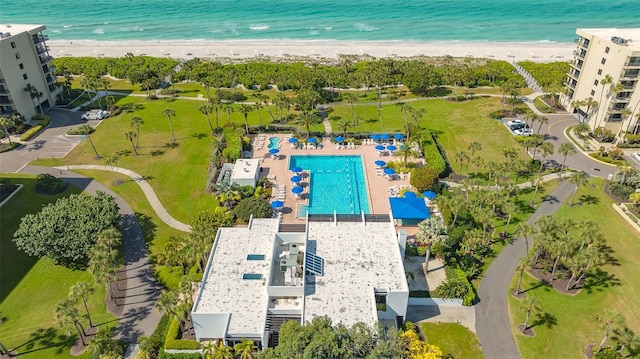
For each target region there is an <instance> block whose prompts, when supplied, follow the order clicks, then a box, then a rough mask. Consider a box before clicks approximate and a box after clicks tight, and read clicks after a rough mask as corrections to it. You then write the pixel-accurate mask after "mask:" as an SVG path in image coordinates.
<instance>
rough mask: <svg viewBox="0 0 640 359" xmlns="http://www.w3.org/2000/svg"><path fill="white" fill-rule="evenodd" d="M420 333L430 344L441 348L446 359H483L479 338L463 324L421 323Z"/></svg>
mask: <svg viewBox="0 0 640 359" xmlns="http://www.w3.org/2000/svg"><path fill="white" fill-rule="evenodd" d="M420 331H421V332H422V335H424V337H425V339H426V341H427V342H428V343H429V344H433V345H436V346H438V347H440V349H441V350H442V354H443V355H444V357H445V358H447V357H448V356H447V355H449V357H451V358H453V359H474V358H478V359H482V358H483V356H482V348H481V347H480V342H479V341H478V337H477V336H476V335H475V333H473V332H472V331H470V330H469V329H467V328H465V327H464V326H463V325H461V324H458V323H421V324H420Z"/></svg>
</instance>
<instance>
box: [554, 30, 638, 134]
mask: <svg viewBox="0 0 640 359" xmlns="http://www.w3.org/2000/svg"><path fill="white" fill-rule="evenodd" d="M576 33H577V34H578V35H579V37H578V38H577V39H576V40H575V41H574V42H575V44H576V50H575V51H574V59H573V61H571V69H570V70H569V72H568V73H567V80H566V81H565V86H566V94H564V95H563V96H562V98H561V99H562V101H563V104H565V106H566V107H567V109H568V110H569V111H570V112H573V113H577V114H578V116H579V118H580V120H581V121H583V122H588V123H589V125H590V126H591V128H597V127H606V128H608V129H610V130H611V131H612V132H613V133H614V134H619V133H621V131H630V132H638V131H639V130H640V128H638V120H639V119H640V118H638V117H636V116H635V114H637V113H638V111H640V90H638V82H640V28H635V29H577V31H576ZM589 97H591V98H592V99H593V100H594V101H597V102H598V105H597V106H589V105H588V104H587V103H585V102H582V101H585V100H587V99H588V98H589ZM576 101H577V102H576ZM580 102H582V103H580Z"/></svg>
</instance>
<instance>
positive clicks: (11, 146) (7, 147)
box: [0, 142, 20, 153]
mask: <svg viewBox="0 0 640 359" xmlns="http://www.w3.org/2000/svg"><path fill="white" fill-rule="evenodd" d="M18 146H20V143H18V142H11V144H8V143H5V144H4V145H3V146H2V147H0V153H3V152H7V151H11V150H12V149H14V148H16V147H18Z"/></svg>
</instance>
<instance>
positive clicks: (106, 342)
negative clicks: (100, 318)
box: [87, 328, 124, 359]
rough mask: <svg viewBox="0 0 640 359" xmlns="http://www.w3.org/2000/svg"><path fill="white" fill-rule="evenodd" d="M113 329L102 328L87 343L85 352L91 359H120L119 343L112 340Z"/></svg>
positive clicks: (121, 352) (121, 353)
mask: <svg viewBox="0 0 640 359" xmlns="http://www.w3.org/2000/svg"><path fill="white" fill-rule="evenodd" d="M114 336H115V333H114V331H113V328H102V329H101V330H99V331H98V332H97V333H96V335H95V336H94V337H93V339H92V340H91V342H90V343H89V347H88V348H87V351H88V352H89V354H90V357H91V358H101V359H102V358H104V359H108V358H122V356H123V354H124V353H123V350H122V345H121V344H120V341H118V340H116V339H114Z"/></svg>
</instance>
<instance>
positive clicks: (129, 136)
mask: <svg viewBox="0 0 640 359" xmlns="http://www.w3.org/2000/svg"><path fill="white" fill-rule="evenodd" d="M124 137H125V138H126V139H127V141H129V142H131V147H133V153H135V155H136V156H137V155H138V149H137V148H136V145H135V144H134V143H133V140H134V139H135V138H136V137H137V135H136V133H135V132H133V131H127V132H125V134H124Z"/></svg>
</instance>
